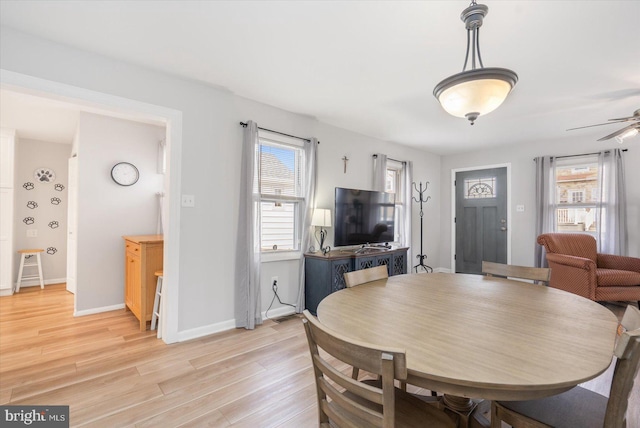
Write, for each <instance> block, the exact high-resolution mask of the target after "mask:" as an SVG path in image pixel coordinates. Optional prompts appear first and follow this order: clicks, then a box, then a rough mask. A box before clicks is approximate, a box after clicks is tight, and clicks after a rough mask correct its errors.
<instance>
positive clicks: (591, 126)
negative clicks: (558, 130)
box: [567, 122, 617, 131]
mask: <svg viewBox="0 0 640 428" xmlns="http://www.w3.org/2000/svg"><path fill="white" fill-rule="evenodd" d="M614 123H617V122H607V123H598V124H597V125H587V126H579V127H577V128H569V129H567V131H574V130H576V129H584V128H593V127H594V126H602V125H613V124H614Z"/></svg>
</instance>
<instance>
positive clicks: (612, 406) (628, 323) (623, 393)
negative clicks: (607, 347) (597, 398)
mask: <svg viewBox="0 0 640 428" xmlns="http://www.w3.org/2000/svg"><path fill="white" fill-rule="evenodd" d="M613 353H614V354H615V356H616V357H617V358H618V361H617V362H616V368H615V371H614V374H613V381H612V382H611V390H610V391H609V401H608V402H607V412H606V416H605V423H604V426H605V427H623V426H626V425H625V421H626V420H625V418H626V414H627V407H628V405H629V395H630V394H631V390H632V388H633V382H634V379H635V377H636V375H637V374H638V368H640V310H639V309H638V308H636V307H635V306H631V305H629V306H627V310H626V311H625V313H624V316H623V317H622V321H621V322H620V327H618V340H617V342H616V347H615V350H614V352H613Z"/></svg>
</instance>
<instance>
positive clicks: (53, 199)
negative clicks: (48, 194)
mask: <svg viewBox="0 0 640 428" xmlns="http://www.w3.org/2000/svg"><path fill="white" fill-rule="evenodd" d="M60 202H62V200H61V199H60V198H51V203H52V204H53V205H60Z"/></svg>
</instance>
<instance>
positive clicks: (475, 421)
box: [442, 394, 491, 428]
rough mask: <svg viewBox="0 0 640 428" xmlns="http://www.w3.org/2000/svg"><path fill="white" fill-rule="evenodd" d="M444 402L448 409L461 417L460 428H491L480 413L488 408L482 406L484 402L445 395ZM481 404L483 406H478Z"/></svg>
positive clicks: (459, 420)
mask: <svg viewBox="0 0 640 428" xmlns="http://www.w3.org/2000/svg"><path fill="white" fill-rule="evenodd" d="M442 402H443V404H444V407H445V408H446V409H448V410H450V411H452V412H454V413H455V414H457V415H458V416H459V419H458V426H459V427H460V428H481V427H482V428H489V427H490V425H491V424H490V422H489V421H488V420H487V419H486V418H485V417H484V416H483V415H482V414H481V412H480V411H479V410H481V409H485V408H486V406H483V405H482V404H483V402H482V401H480V402H478V401H474V400H472V399H470V398H466V397H459V396H456V395H449V394H444V396H443V397H442ZM479 403H481V405H478V404H479ZM487 403H488V402H487Z"/></svg>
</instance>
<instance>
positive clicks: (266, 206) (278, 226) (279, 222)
mask: <svg viewBox="0 0 640 428" xmlns="http://www.w3.org/2000/svg"><path fill="white" fill-rule="evenodd" d="M260 212H261V215H262V239H261V245H260V246H261V248H262V250H263V251H266V250H289V251H290V250H297V249H298V246H297V236H296V212H297V203H295V202H261V203H260ZM274 246H276V247H275V248H274Z"/></svg>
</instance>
